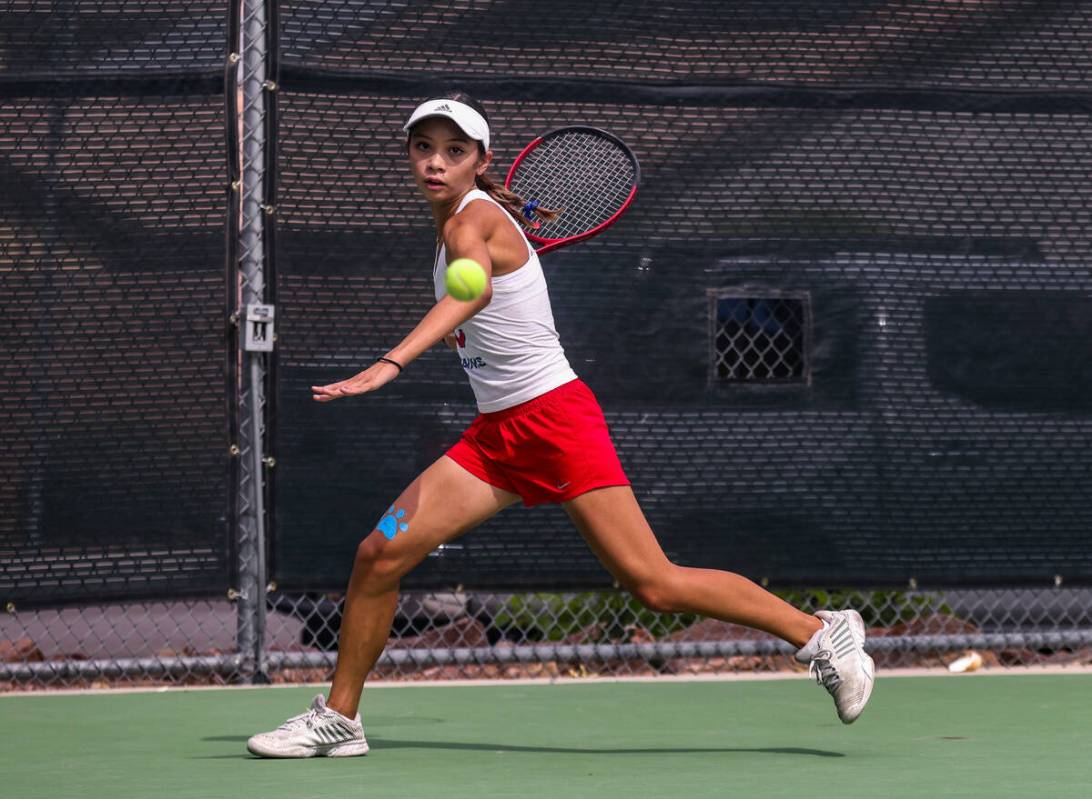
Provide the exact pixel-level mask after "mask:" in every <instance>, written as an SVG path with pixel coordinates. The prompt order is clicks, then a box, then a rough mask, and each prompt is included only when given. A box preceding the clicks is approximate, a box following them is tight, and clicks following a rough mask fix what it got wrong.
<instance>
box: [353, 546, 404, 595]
mask: <svg viewBox="0 0 1092 799" xmlns="http://www.w3.org/2000/svg"><path fill="white" fill-rule="evenodd" d="M384 543H385V541H384V540H383V539H382V538H377V537H376V536H374V535H370V536H368V537H367V538H365V539H364V540H363V541H361V542H360V545H359V546H357V548H356V559H355V561H354V563H353V571H354V572H356V573H357V574H359V575H360V577H361V578H363V579H364V580H366V582H367V584H368V585H370V586H373V587H374V586H381V587H383V586H387V585H389V584H391V583H393V584H397V583H398V579H399V578H400V577H401V563H400V562H399V560H398V559H397V558H395V557H392V556H391V554H390V552H389V547H386V546H384Z"/></svg>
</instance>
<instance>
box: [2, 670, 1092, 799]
mask: <svg viewBox="0 0 1092 799" xmlns="http://www.w3.org/2000/svg"><path fill="white" fill-rule="evenodd" d="M317 692H318V689H315V688H290V689H284V688H274V689H268V690H239V691H230V690H220V691H188V692H167V693H158V694H156V693H139V694H109V693H107V694H94V695H76V696H71V695H68V696H50V695H37V696H8V697H0V736H2V741H3V746H2V750H0V775H2V783H3V787H2V789H0V793H2V794H3V795H4V796H10V797H13V798H14V797H19V799H32V797H50V799H54V798H55V797H77V796H78V797H82V798H84V799H99V798H100V797H101V798H102V799H105V798H106V797H111V799H113V798H114V797H118V798H122V799H124V798H127V797H172V799H182V798H183V797H195V798H197V797H199V798H200V799H209V797H263V799H281V797H284V798H285V799H289V798H290V799H308V798H309V797H317V798H321V799H331V798H333V797H343V796H344V797H350V796H352V797H399V798H400V799H417V797H445V799H447V798H449V797H474V799H482V798H483V797H506V798H508V799H510V798H511V797H520V798H521V799H525V798H527V797H554V796H558V797H564V799H574V798H575V797H596V799H612V798H613V797H627V798H629V797H633V796H642V797H659V796H664V797H668V796H670V797H676V796H678V797H698V796H792V797H803V796H807V797H815V796H827V795H829V796H840V797H877V796H883V797H903V796H905V797H915V799H920V797H992V798H994V799H996V797H1007V796H1014V797H1027V796H1035V797H1089V796H1092V755H1090V753H1092V675H1089V674H1076V675H1006V676H964V677H891V678H888V679H886V680H883V679H881V680H880V682H879V684H878V685H877V688H876V692H875V694H874V695H873V700H872V704H871V705H870V706H869V708H868V710H867V711H866V713H865V715H864V716H862V718H861V719H860V720H859V721H858V722H857V723H856V724H854V725H853V726H851V727H844V726H843V725H841V724H840V723H839V722H838V721H837V719H836V717H835V715H834V708H833V706H832V704H831V702H830V699H829V697H828V696H827V695H826V693H825V692H824V691H822V689H820V688H818V687H817V686H816V685H814V684H813V683H811V682H809V681H804V680H776V681H736V682H693V683H682V682H670V683H668V682H665V683H594V682H592V683H580V684H562V685H503V684H498V685H485V686H458V687H442V686H437V687H407V688H382V689H374V690H370V691H368V692H366V693H365V705H364V708H363V716H364V724H365V731H366V733H367V735H368V739H369V741H370V743H371V745H372V751H371V753H370V754H369V755H368V756H367V757H363V758H345V759H329V760H328V759H324V758H323V759H316V760H295V761H291V760H277V761H273V760H259V759H256V758H252V757H251V756H250V755H248V754H247V753H246V749H245V742H246V739H247V737H249V736H250V735H251V734H252V733H254V732H257V731H259V730H265V729H271V728H273V727H275V726H277V725H278V724H279V723H281V722H282V721H283V720H284V719H285V718H287V717H288V716H290V715H295V714H297V713H301V712H303V711H304V710H305V709H306V707H307V704H308V702H309V701H310V699H311V697H312V696H313V695H314V694H315V693H317Z"/></svg>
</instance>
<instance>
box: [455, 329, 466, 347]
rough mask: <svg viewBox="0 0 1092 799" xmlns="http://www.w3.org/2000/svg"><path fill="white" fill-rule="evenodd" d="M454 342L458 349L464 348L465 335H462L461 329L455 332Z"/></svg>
mask: <svg viewBox="0 0 1092 799" xmlns="http://www.w3.org/2000/svg"><path fill="white" fill-rule="evenodd" d="M455 341H456V342H457V343H458V345H459V346H460V347H465V346H466V333H464V332H463V331H462V329H461V328H460V329H459V330H456V331H455Z"/></svg>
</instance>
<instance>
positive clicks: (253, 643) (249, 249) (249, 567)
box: [236, 0, 272, 682]
mask: <svg viewBox="0 0 1092 799" xmlns="http://www.w3.org/2000/svg"><path fill="white" fill-rule="evenodd" d="M268 1H269V0H241V2H242V3H243V25H242V44H241V52H240V55H241V56H242V58H241V62H242V94H243V102H242V137H241V140H242V208H241V218H240V237H239V238H240V241H239V275H240V281H239V283H240V285H239V305H238V308H237V311H236V313H237V318H238V320H239V327H240V344H241V345H242V346H241V348H240V355H241V357H242V364H241V366H242V368H241V369H240V371H239V374H240V383H241V385H240V391H239V449H240V452H239V458H240V464H239V466H240V469H239V484H238V485H239V503H238V507H239V526H238V530H239V532H238V558H239V588H238V593H237V597H236V598H237V601H238V614H237V618H238V627H237V632H236V643H237V645H238V649H239V653H240V655H241V656H242V658H243V663H244V666H243V671H244V674H247V675H249V676H250V677H251V680H252V681H254V682H267V681H268V677H267V675H266V669H265V662H264V660H265V641H264V638H265V594H266V582H267V580H266V573H265V571H266V570H265V508H264V502H263V490H264V483H265V480H264V469H265V465H264V452H263V446H262V442H263V438H264V434H265V427H266V425H265V418H264V413H265V407H266V397H265V381H266V373H267V364H266V361H265V359H266V354H265V353H266V352H268V351H269V350H270V348H271V347H272V335H271V332H272V331H271V329H270V328H271V326H267V327H266V328H263V330H267V331H268V333H269V337H268V339H267V340H265V341H264V342H258V343H257V345H255V342H254V341H253V340H252V339H254V338H255V335H254V334H255V329H256V326H260V325H261V324H263V323H262V322H260V321H257V320H256V319H254V318H253V315H254V308H253V306H255V305H261V304H262V302H263V299H264V295H265V273H264V266H265V257H264V256H265V237H264V232H265V215H266V213H267V212H268V211H269V207H268V205H267V203H266V199H265V188H266V181H265V148H266V135H265V126H266V92H267V91H268V90H270V89H271V88H272V86H271V84H269V83H268V82H267V81H266V56H267V53H266V36H267V15H266V3H267V2H268ZM259 315H260V314H259ZM259 338H261V337H260V336H259ZM263 344H264V346H263Z"/></svg>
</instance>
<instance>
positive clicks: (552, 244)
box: [504, 125, 641, 255]
mask: <svg viewBox="0 0 1092 799" xmlns="http://www.w3.org/2000/svg"><path fill="white" fill-rule="evenodd" d="M570 130H586V131H592V132H594V133H596V134H598V135H600V136H603V137H605V138H607V139H610V140H611V141H613V142H615V143H617V144H618V145H619V146H620V147H621V148H622V149H623V150H625V152H626V153H628V154H629V157H630V158H631V159H632V160H633V167H634V178H633V188H632V189H630V192H629V196H628V197H627V198H626V201H625V202H624V203H622V206H621V207H620V208H619V209H618V210H617V211H615V212H614V214H613V215H612V216H611V217H610V218H609V219H607V220H606V221H604V222H601V223H600V224H598V225H596V226H595V227H593V228H592V229H591V230H586V231H584V232H583V233H581V234H579V235H577V236H569V237H567V238H563V239H548V238H544V237H542V236H536V235H535V234H534V233H533V232H531V231H530V230H524V233H525V234H526V236H527V238H528V239H530V240H531V241H533V242H534V243H535V244H540V245H542V246H540V247H536V248H535V252H536V253H538V254H539V255H544V254H546V253H548V252H550V250H556V249H558V248H559V247H566V246H568V245H570V244H576V243H577V242H578V241H584V239H590V238H591V237H592V236H597V235H599V234H600V233H602V232H603V231H604V230H606V229H607V228H608V227H610V226H611V225H613V224H614V223H615V222H617V221H618V217H620V216H621V215H622V214H623V213H624V212H625V210H626V209H627V208H629V206H630V205H631V204H632V203H633V198H634V197H636V196H637V186H638V184H639V183H640V181H641V165H640V163H638V161H637V156H635V155H634V154H633V151H632V150H630V149H629V147H627V146H626V143H625V142H623V141H622V140H621V139H619V138H618V137H617V136H615V135H614V134H613V133H608V132H607V131H605V130H600V129H599V128H593V127H590V126H588V125H567V126H565V127H562V128H556V129H554V130H551V131H550V132H549V133H544V134H543V135H541V136H539V137H537V138H536V139H534V140H533V141H532V142H531V143H530V144H528V145H527V146H526V147H524V148H523V150H522V151H521V152H520V154H519V155H517V156H516V160H515V161H513V162H512V166H511V167H510V168H509V169H508V175H507V176H505V178H504V188H506V189H507V188H508V187H509V186H511V185H512V177H513V176H514V175H515V174H516V169H518V168H519V165H520V163H521V162H522V161H523V159H524V158H526V157H527V156H528V155H529V154H530V153H531V152H533V151H534V150H535V148H536V147H538V146H539V145H540V144H542V142H544V141H546V139H549V138H551V137H552V136H557V135H559V134H561V133H564V132H566V131H570Z"/></svg>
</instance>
